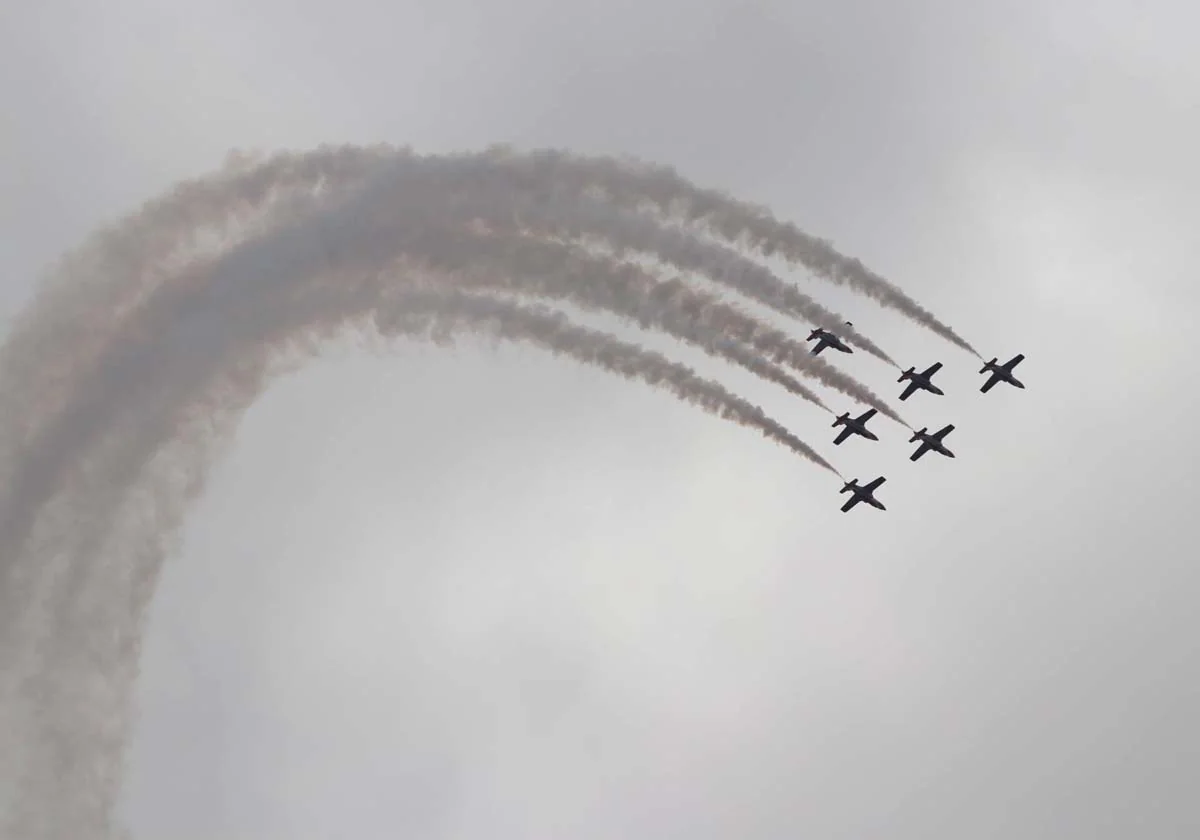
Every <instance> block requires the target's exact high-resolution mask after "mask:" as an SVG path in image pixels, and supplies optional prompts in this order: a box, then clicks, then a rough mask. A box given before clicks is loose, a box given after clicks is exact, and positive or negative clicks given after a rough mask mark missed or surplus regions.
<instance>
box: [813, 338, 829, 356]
mask: <svg viewBox="0 0 1200 840" xmlns="http://www.w3.org/2000/svg"><path fill="white" fill-rule="evenodd" d="M828 346H829V342H828V341H826V340H825V336H821V337H820V338H818V339H817V343H816V345H815V346H814V347H813V349H812V354H813V355H814V356H820V355H821V351H822V350H824V349H825V348H826V347H828Z"/></svg>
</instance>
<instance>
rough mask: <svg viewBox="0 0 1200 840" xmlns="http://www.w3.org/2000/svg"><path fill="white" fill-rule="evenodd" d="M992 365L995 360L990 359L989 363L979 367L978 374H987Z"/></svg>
mask: <svg viewBox="0 0 1200 840" xmlns="http://www.w3.org/2000/svg"><path fill="white" fill-rule="evenodd" d="M994 364H996V359H995V358H993V359H992V360H991V361H990V362H988V363H987V364H985V365H984V366H983V367H981V368H980V369H979V372H980V373H987V372H988V369H989V368H991V367H992V366H993V365H994Z"/></svg>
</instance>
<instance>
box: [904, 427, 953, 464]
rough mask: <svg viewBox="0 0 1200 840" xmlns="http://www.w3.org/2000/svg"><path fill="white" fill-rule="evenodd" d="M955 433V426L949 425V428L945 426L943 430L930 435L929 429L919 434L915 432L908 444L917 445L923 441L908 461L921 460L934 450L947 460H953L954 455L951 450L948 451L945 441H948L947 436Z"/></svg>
mask: <svg viewBox="0 0 1200 840" xmlns="http://www.w3.org/2000/svg"><path fill="white" fill-rule="evenodd" d="M953 431H954V426H953V425H949V426H944V427H943V428H941V429H939V430H938V431H936V432H934V433H933V434H929V429H928V428H924V429H922V430H921V431H919V432H913V436H912V437H910V438H909V439H908V442H909V443H916V442H917V441H918V440H919V441H921V445H920V446H918V447H917V451H916V452H914V453H913V454H912V455H910V456H909V458H908V460H910V461H915V460H917V459H918V458H920V457H921V456H922V455H924V454H925V453H926V452H928V451H929V450H930V449H932V450H933V451H934V452H940V453H941V454H943V455H945V456H946V457H947V458H953V457H954V453H953V452H951V451H950V450H949V449H947V448H946V446H945V444H944V443H943V441H945V439H946V435H948V434H950V433H951V432H953Z"/></svg>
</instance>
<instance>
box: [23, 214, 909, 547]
mask: <svg viewBox="0 0 1200 840" xmlns="http://www.w3.org/2000/svg"><path fill="white" fill-rule="evenodd" d="M371 194H372V195H374V196H376V197H379V198H381V199H382V202H381V203H379V204H375V203H374V202H371V201H362V200H354V201H349V202H347V203H345V204H343V205H342V206H341V207H338V208H336V209H335V210H331V211H328V212H325V213H321V214H318V215H317V216H315V217H312V218H310V219H309V220H306V221H305V222H301V223H299V224H296V225H294V226H292V227H290V228H284V229H281V230H278V231H276V232H275V233H273V234H271V235H269V236H267V237H265V238H260V239H258V240H252V241H251V242H250V243H249V244H247V245H246V246H244V247H239V248H236V249H235V250H234V251H233V252H232V253H231V254H230V255H229V256H228V257H227V258H226V259H225V264H226V265H229V266H232V267H234V268H235V271H234V272H233V275H229V276H234V275H236V276H240V277H242V282H244V283H246V284H247V288H248V289H252V290H254V291H253V292H251V293H256V294H270V293H272V292H278V291H279V289H278V287H279V286H280V285H281V284H282V285H284V286H286V282H287V277H288V276H290V274H289V273H291V274H304V273H305V272H307V271H310V270H311V268H312V267H313V266H319V265H321V264H322V262H323V261H326V260H328V259H335V260H339V266H338V267H339V268H340V269H343V270H344V269H351V270H359V271H362V270H371V269H375V268H378V267H381V266H386V265H387V264H388V263H389V262H390V261H392V260H394V259H396V258H397V257H398V256H400V255H403V254H409V255H415V256H419V257H420V258H422V259H424V260H428V261H430V262H431V263H432V264H433V265H435V267H436V268H438V269H439V270H440V271H454V270H455V269H461V268H462V267H469V266H470V265H471V261H472V260H474V264H475V265H476V266H479V265H488V266H489V267H490V271H492V272H493V273H494V274H495V275H497V276H506V275H507V277H508V278H510V283H512V286H511V287H513V288H517V289H519V290H522V291H525V292H526V293H540V294H546V293H549V292H557V294H559V295H560V296H562V297H572V298H573V299H580V300H584V301H587V300H591V301H593V302H596V303H601V304H603V305H609V306H611V308H613V309H616V310H617V311H624V312H626V313H631V314H641V315H642V316H643V317H652V312H653V310H652V309H651V308H649V306H648V305H649V304H658V305H659V306H666V307H670V308H674V309H676V310H677V311H678V312H680V313H682V314H687V315H689V316H691V318H690V320H691V321H692V322H693V323H695V324H697V325H699V326H701V327H703V328H705V329H709V330H714V331H720V332H721V333H722V334H723V335H725V336H726V337H728V338H732V339H736V340H746V339H747V338H748V339H751V340H752V341H753V342H754V344H755V346H756V347H758V349H760V350H768V349H771V350H774V351H776V352H777V353H779V352H782V351H780V350H779V348H776V347H773V346H772V339H773V338H774V339H776V340H778V339H786V336H782V334H778V335H774V336H773V335H772V334H771V333H770V332H769V331H766V330H760V329H759V328H758V326H757V324H756V323H755V322H753V321H752V319H748V318H746V317H745V316H741V315H740V314H739V313H737V312H736V311H735V310H733V309H731V308H721V307H717V306H709V305H708V304H709V301H708V300H706V299H704V298H702V297H699V296H697V295H695V294H694V293H691V292H689V291H688V290H687V289H686V288H684V287H683V286H682V284H676V286H671V285H670V284H660V285H659V287H658V289H659V290H665V293H660V294H657V295H656V288H655V286H654V282H653V278H649V277H647V276H646V275H644V274H642V273H640V269H637V268H636V267H635V266H620V265H615V264H612V261H611V260H610V261H609V262H607V263H606V262H605V261H603V260H600V259H598V258H591V257H587V256H585V255H583V254H582V253H581V254H573V253H572V252H571V251H570V250H569V249H567V248H565V247H563V246H559V245H555V244H554V243H538V242H535V241H532V240H522V239H514V238H509V239H507V240H500V239H496V238H494V237H479V236H474V237H471V236H463V235H456V234H455V233H454V232H453V231H452V230H451V229H450V228H448V227H447V226H445V225H444V224H443V225H442V226H441V227H439V226H437V225H436V224H432V223H430V222H429V216H430V213H431V212H432V211H431V210H430V209H429V207H428V205H427V203H426V202H424V201H422V200H421V199H422V198H423V196H421V195H419V194H418V195H408V196H405V197H404V201H401V202H396V201H394V200H392V199H393V198H394V197H393V196H391V195H390V194H389V193H387V192H386V191H384V192H379V191H377V190H372V193H371ZM389 225H394V227H389ZM322 232H324V234H325V235H324V237H322V236H321V234H322ZM330 237H332V241H333V242H334V243H335V245H336V247H337V249H338V253H336V254H331V253H330V251H329V242H330ZM468 255H469V256H468ZM555 261H557V262H555ZM548 263H549V267H550V271H552V272H554V273H555V274H557V275H559V277H558V282H557V284H556V285H555V282H554V280H553V275H552V274H551V273H550V272H548V271H547V264H548ZM583 273H586V274H587V275H590V278H591V282H590V283H588V282H574V283H572V282H570V281H571V280H572V279H575V278H578V277H580V276H582V274H583ZM526 275H534V276H538V278H539V280H540V284H539V286H537V287H534V286H531V285H530V282H531V281H529V280H528V279H526V280H523V281H521V282H520V283H513V282H512V281H511V278H513V277H519V276H521V277H523V276H526ZM263 278H274V279H272V280H270V281H269V282H268V281H266V280H264V279H263ZM564 278H565V279H566V280H567V281H568V282H566V283H564V282H563V279H564ZM223 282H224V283H226V284H228V283H229V282H232V281H230V280H228V279H227V280H224V281H223ZM583 289H590V290H592V295H593V297H591V298H588V297H587V296H586V294H585V293H584V292H581V291H580V290H583ZM230 291H231V290H229V289H224V288H219V287H218V288H214V287H213V285H212V284H211V283H210V284H207V285H206V284H204V283H200V282H196V281H184V282H180V283H177V284H176V286H175V287H165V288H163V289H162V290H161V291H160V292H159V293H157V294H154V295H151V296H150V297H149V298H148V301H149V311H151V312H155V311H158V310H163V311H167V312H169V311H172V308H177V307H178V306H179V301H180V300H188V299H189V298H190V299H195V300H202V299H203V298H204V297H205V296H209V297H211V296H213V295H216V296H220V295H225V294H228V293H229V292H230ZM639 307H640V309H639ZM689 307H690V308H691V309H690V310H689ZM691 310H694V311H691ZM722 319H723V320H722ZM168 324H169V321H164V320H163V318H161V317H160V318H157V319H155V318H150V319H149V321H148V324H147V319H143V323H142V325H141V326H140V327H139V330H140V332H141V333H142V334H146V333H147V331H149V334H150V335H151V337H153V336H155V335H158V334H161V333H162V332H163V330H165V329H166V328H167V325H168ZM664 325H666V326H670V323H664ZM734 328H736V329H740V330H741V331H742V334H736V333H735V329H734ZM682 331H683V329H682V328H681V329H677V332H682ZM692 336H693V337H695V334H694V333H692ZM140 344H141V342H139V341H136V340H134V341H130V340H128V339H126V340H123V341H121V342H118V343H117V344H115V345H113V350H112V352H111V353H110V354H107V355H105V356H104V357H103V358H102V359H100V360H99V361H98V363H97V366H96V368H95V369H94V373H93V375H92V376H90V377H89V378H88V379H87V380H86V381H85V382H84V383H83V386H82V388H81V389H80V390H79V391H78V392H77V394H76V408H75V409H74V410H68V411H67V412H66V413H65V414H64V415H63V416H62V419H61V421H60V422H58V423H52V424H49V425H48V426H47V427H46V428H45V429H44V430H43V431H42V433H41V435H40V436H39V439H38V440H37V441H36V442H35V445H33V446H32V447H30V448H29V449H28V450H27V452H26V455H25V457H24V458H23V461H22V463H21V467H20V469H19V470H18V471H17V472H16V474H15V475H14V476H13V480H12V481H11V483H10V484H9V485H8V487H7V488H6V489H7V490H8V497H9V503H8V504H7V505H6V506H5V508H4V510H3V513H2V515H3V518H0V557H3V556H6V555H7V554H9V552H10V550H11V547H12V546H13V544H14V543H13V541H14V540H18V539H24V535H25V531H24V530H23V529H22V528H21V527H20V525H19V523H20V522H22V521H26V522H27V521H30V519H31V517H32V516H33V512H34V511H36V509H37V508H38V507H39V506H40V505H41V504H43V503H44V501H45V500H46V499H47V498H49V495H50V494H51V493H52V490H53V487H54V486H55V482H56V481H58V476H60V475H61V474H62V473H63V471H64V470H66V469H67V468H68V465H69V464H70V463H72V459H73V458H74V457H75V455H74V453H76V452H77V451H78V446H76V445H74V444H73V441H74V440H75V439H77V438H79V437H80V436H86V429H83V428H80V426H81V424H83V423H84V422H85V420H84V419H83V418H90V417H92V416H93V414H94V412H96V411H99V410H100V409H99V408H92V406H99V407H103V406H108V405H111V402H110V396H109V391H110V390H111V389H113V388H114V387H115V388H116V389H117V390H120V388H121V384H122V383H121V381H120V380H121V379H122V378H125V379H131V378H132V379H137V380H144V381H150V379H151V377H152V374H153V372H154V371H155V370H157V369H160V368H161V367H162V366H163V365H165V364H166V363H167V362H166V358H167V357H165V356H161V355H157V354H151V355H146V354H145V353H144V352H143V350H142V348H141V346H140ZM709 346H710V347H713V348H714V351H715V352H722V348H721V347H719V346H717V345H714V344H711V343H710V344H709ZM783 346H785V347H786V344H784V345H783ZM800 352H803V348H801V351H800ZM796 355H797V354H796V353H795V352H794V353H793V358H792V359H789V361H793V362H794V360H795V356H796ZM804 355H807V354H804ZM809 367H813V368H815V369H816V370H817V371H818V373H819V372H820V367H818V366H812V365H811V363H810V364H809V365H806V366H805V368H806V371H805V372H807V368H809ZM830 371H832V374H833V375H827V376H826V377H825V378H826V379H828V380H830V381H831V382H832V384H834V385H835V387H836V386H838V385H841V386H842V387H843V388H849V389H852V390H853V389H854V388H855V387H856V383H854V381H853V380H850V379H849V378H848V377H843V376H842V375H841V374H838V372H836V371H834V370H833V369H832V368H830ZM863 390H865V389H863ZM865 396H866V397H867V398H868V399H870V398H871V397H873V395H871V394H869V392H867V393H866V394H865ZM816 402H817V404H820V401H819V398H816ZM876 402H879V401H878V400H876ZM79 406H83V407H84V408H83V409H80V408H79ZM880 410H881V411H883V412H884V413H888V414H893V413H892V412H890V409H888V408H887V406H886V405H882V404H881V406H880Z"/></svg>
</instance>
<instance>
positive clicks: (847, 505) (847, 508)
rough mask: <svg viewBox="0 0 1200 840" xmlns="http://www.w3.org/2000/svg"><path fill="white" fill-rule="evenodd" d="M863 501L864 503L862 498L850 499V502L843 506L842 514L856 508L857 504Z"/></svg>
mask: <svg viewBox="0 0 1200 840" xmlns="http://www.w3.org/2000/svg"><path fill="white" fill-rule="evenodd" d="M861 501H862V497H860V496H852V497H851V498H850V501H848V502H846V504H844V505H842V513H845V512H846V511H848V510H850V508H852V507H854V506H855V505H856V504H858V503H859V502H861Z"/></svg>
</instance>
